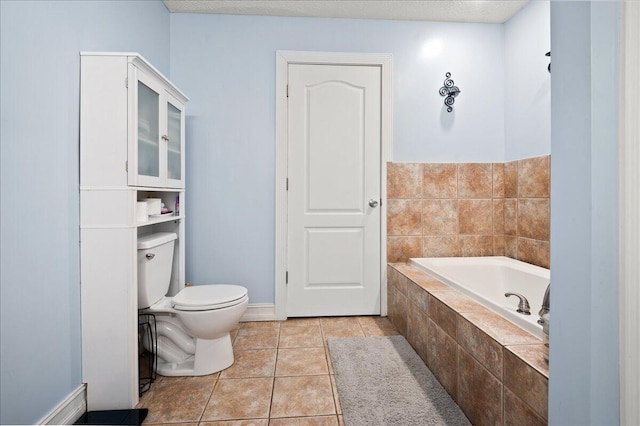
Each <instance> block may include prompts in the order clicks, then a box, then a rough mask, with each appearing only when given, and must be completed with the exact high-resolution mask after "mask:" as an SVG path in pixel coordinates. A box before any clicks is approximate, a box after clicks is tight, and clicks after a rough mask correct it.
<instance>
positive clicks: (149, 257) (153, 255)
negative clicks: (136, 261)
mask: <svg viewBox="0 0 640 426" xmlns="http://www.w3.org/2000/svg"><path fill="white" fill-rule="evenodd" d="M144 257H146V258H147V259H149V260H151V259H153V258H154V257H156V255H155V254H154V253H147V254H146V255H145V256H144Z"/></svg>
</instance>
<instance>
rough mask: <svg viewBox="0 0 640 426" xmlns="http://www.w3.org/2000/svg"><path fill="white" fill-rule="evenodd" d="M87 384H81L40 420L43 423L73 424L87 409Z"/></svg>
mask: <svg viewBox="0 0 640 426" xmlns="http://www.w3.org/2000/svg"><path fill="white" fill-rule="evenodd" d="M86 388H87V385H85V384H84V383H83V384H81V385H80V386H78V387H77V388H76V390H74V391H73V392H71V394H70V395H69V396H68V397H67V398H65V400H64V401H62V402H61V403H60V404H59V405H58V406H57V407H56V408H54V409H53V410H52V411H51V412H50V413H49V414H48V415H47V416H45V417H44V418H43V419H42V420H40V421H39V422H38V424H41V425H71V424H73V423H74V422H75V421H76V420H78V419H79V418H80V416H82V415H83V414H84V413H85V412H86V411H87V392H86Z"/></svg>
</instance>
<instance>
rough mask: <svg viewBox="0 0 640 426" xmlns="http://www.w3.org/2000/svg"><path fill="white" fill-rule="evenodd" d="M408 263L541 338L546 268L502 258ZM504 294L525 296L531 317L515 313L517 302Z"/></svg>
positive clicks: (428, 260)
mask: <svg viewBox="0 0 640 426" xmlns="http://www.w3.org/2000/svg"><path fill="white" fill-rule="evenodd" d="M410 263H411V264H412V265H413V266H415V267H417V268H420V269H422V270H423V271H425V272H426V273H427V274H429V275H431V276H432V277H434V278H437V279H439V280H441V281H443V282H444V283H446V284H448V285H450V286H451V287H453V288H455V289H457V290H459V291H460V292H462V293H464V294H466V295H467V296H469V297H471V298H473V299H474V300H476V301H477V302H478V303H480V304H482V305H484V306H485V307H487V308H489V309H491V310H492V311H494V312H496V313H498V314H500V315H501V316H503V317H505V318H506V319H508V320H509V321H511V322H512V323H514V324H516V325H517V326H518V327H520V328H522V329H524V330H526V331H528V332H529V333H531V334H533V335H534V336H536V337H538V338H540V339H541V338H542V327H541V326H540V325H539V324H538V323H537V321H538V318H539V317H538V311H539V310H540V307H541V306H542V299H543V297H544V292H545V290H546V288H547V285H548V284H549V270H548V269H545V268H541V267H539V266H535V265H531V264H529V263H524V262H521V261H519V260H515V259H511V258H508V257H504V256H489V257H427V258H417V259H411V261H410ZM508 292H510V293H519V294H522V295H523V296H525V297H526V298H527V300H528V301H529V305H530V306H531V315H522V314H519V313H517V312H516V310H517V308H518V302H519V299H518V298H517V297H515V296H511V297H505V295H504V294H505V293H508Z"/></svg>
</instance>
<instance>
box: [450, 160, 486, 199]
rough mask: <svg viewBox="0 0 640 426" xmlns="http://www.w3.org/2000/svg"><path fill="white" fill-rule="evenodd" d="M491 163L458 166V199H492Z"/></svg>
mask: <svg viewBox="0 0 640 426" xmlns="http://www.w3.org/2000/svg"><path fill="white" fill-rule="evenodd" d="M492 192H493V176H492V168H491V163H461V164H458V198H491V194H492Z"/></svg>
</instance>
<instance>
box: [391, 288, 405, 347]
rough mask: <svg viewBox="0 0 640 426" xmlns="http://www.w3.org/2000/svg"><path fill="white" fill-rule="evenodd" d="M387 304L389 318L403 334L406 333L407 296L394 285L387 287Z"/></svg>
mask: <svg viewBox="0 0 640 426" xmlns="http://www.w3.org/2000/svg"><path fill="white" fill-rule="evenodd" d="M387 304H388V308H387V309H388V312H387V315H388V316H389V320H390V321H391V323H392V324H393V325H394V326H395V328H396V329H397V330H398V332H400V334H402V335H403V336H406V335H407V298H406V297H405V296H404V295H403V294H402V293H400V292H399V291H398V289H397V288H395V287H391V286H389V287H388V290H387Z"/></svg>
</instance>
